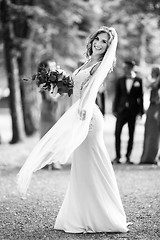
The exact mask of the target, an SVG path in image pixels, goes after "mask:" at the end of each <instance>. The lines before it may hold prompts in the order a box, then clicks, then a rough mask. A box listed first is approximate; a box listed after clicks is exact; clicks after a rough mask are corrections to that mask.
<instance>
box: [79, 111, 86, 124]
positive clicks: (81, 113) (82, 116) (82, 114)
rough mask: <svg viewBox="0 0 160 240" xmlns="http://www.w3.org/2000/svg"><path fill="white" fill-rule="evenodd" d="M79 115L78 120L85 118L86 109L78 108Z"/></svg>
mask: <svg viewBox="0 0 160 240" xmlns="http://www.w3.org/2000/svg"><path fill="white" fill-rule="evenodd" d="M78 113H79V116H80V120H82V121H84V120H85V119H86V113H87V112H86V110H84V109H82V110H78Z"/></svg>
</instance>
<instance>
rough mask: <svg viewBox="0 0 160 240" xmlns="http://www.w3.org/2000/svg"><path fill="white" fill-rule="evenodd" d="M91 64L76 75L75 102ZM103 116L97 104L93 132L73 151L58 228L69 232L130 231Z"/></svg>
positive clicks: (91, 127) (91, 125) (92, 124)
mask: <svg viewBox="0 0 160 240" xmlns="http://www.w3.org/2000/svg"><path fill="white" fill-rule="evenodd" d="M91 68H92V67H89V68H87V69H84V70H80V71H79V72H77V71H76V72H75V73H74V74H73V79H74V83H75V86H74V92H73V98H74V101H76V100H78V99H79V98H80V94H81V86H82V84H83V82H85V81H86V79H88V77H89V76H90V70H91ZM103 125H104V120H103V116H102V114H101V112H100V110H99V108H98V106H97V105H96V104H95V105H94V110H93V115H92V118H91V122H90V125H89V132H88V135H87V137H86V138H85V140H84V141H83V142H82V143H81V145H80V146H79V147H78V148H77V149H76V150H75V151H74V153H73V162H72V166H71V175H70V182H69V186H68V189H67V192H66V195H65V199H64V201H63V204H62V207H61V209H60V211H59V214H58V216H57V219H56V223H55V229H59V230H64V231H65V232H71V233H80V232H126V231H127V225H126V216H125V213H124V210H123V206H122V202H121V199H120V195H119V191H118V187H117V183H116V179H115V175H114V172H113V168H112V164H111V161H110V158H109V155H108V153H107V150H106V147H105V144H104V140H103Z"/></svg>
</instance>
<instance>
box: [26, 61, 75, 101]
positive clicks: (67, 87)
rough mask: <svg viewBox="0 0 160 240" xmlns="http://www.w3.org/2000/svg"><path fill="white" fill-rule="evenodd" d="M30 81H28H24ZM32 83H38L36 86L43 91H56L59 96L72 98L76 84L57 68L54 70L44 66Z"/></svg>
mask: <svg viewBox="0 0 160 240" xmlns="http://www.w3.org/2000/svg"><path fill="white" fill-rule="evenodd" d="M24 80H26V81H28V79H24ZM31 80H32V81H36V85H37V86H38V87H40V89H41V91H43V90H44V91H49V92H51V93H54V90H56V91H57V93H59V94H63V93H67V94H68V96H69V97H70V96H71V95H72V93H73V86H74V82H73V79H72V77H71V76H69V75H68V76H67V74H66V73H65V72H64V71H63V70H62V69H60V68H58V67H57V66H56V68H55V69H54V70H51V69H50V68H49V67H46V66H45V65H42V66H41V67H40V68H39V69H38V72H37V73H35V74H33V76H32V77H31Z"/></svg>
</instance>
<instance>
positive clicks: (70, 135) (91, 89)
mask: <svg viewBox="0 0 160 240" xmlns="http://www.w3.org/2000/svg"><path fill="white" fill-rule="evenodd" d="M110 29H111V31H114V39H113V40H112V42H111V45H110V46H109V48H108V50H107V52H106V53H105V56H104V58H103V60H102V62H101V64H100V66H99V67H98V69H97V71H96V72H95V73H94V74H93V75H92V76H91V77H90V82H89V84H88V86H87V88H86V89H85V91H84V93H83V95H82V98H81V99H80V100H78V101H77V102H75V103H74V104H73V105H72V106H71V107H70V108H69V109H68V111H66V113H65V114H64V115H63V116H62V117H61V118H60V119H59V120H58V122H57V123H56V124H55V125H54V126H53V127H52V128H51V129H50V130H49V131H48V132H47V133H46V134H45V136H44V137H43V138H42V139H41V140H40V141H39V142H38V143H37V145H36V146H35V147H34V149H33V150H32V152H31V153H30V155H29V157H28V158H27V160H26V162H25V163H24V165H23V167H22V168H21V170H20V172H19V173H18V177H17V183H18V190H19V192H20V193H22V194H25V193H26V191H27V188H28V186H29V183H30V180H31V177H32V174H33V172H35V171H37V170H38V169H41V168H43V167H44V166H45V165H47V164H51V163H52V162H57V161H58V162H60V163H61V164H64V163H66V162H67V160H68V159H69V157H70V155H71V154H72V153H73V151H74V150H75V149H76V148H77V147H78V146H79V145H80V144H81V143H82V142H83V141H84V139H85V138H86V136H87V134H88V130H89V124H90V120H91V117H92V113H93V107H94V104H95V99H96V96H97V92H98V89H99V87H100V86H101V84H102V82H103V81H104V79H105V78H106V76H107V74H108V73H109V71H110V69H111V68H112V66H113V62H114V60H115V54H116V48H117V41H118V37H117V34H116V32H115V30H114V29H113V28H110ZM81 110H86V119H85V120H81V119H80V116H79V111H81Z"/></svg>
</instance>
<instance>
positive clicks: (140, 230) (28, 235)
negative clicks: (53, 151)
mask: <svg viewBox="0 0 160 240" xmlns="http://www.w3.org/2000/svg"><path fill="white" fill-rule="evenodd" d="M106 128H107V127H106ZM109 129H110V128H108V129H106V131H108V130H109ZM140 133H141V132H140ZM112 137H113V134H111V131H110V132H109V131H108V132H107V134H105V141H106V145H107V148H108V149H109V153H110V155H111V156H112V157H113V155H114V151H113V138H112ZM37 139H38V136H34V137H32V138H28V139H26V141H25V143H20V144H16V145H8V144H4V145H1V146H0V152H1V155H0V239H1V240H10V239H11V240H18V239H19V240H22V239H27V240H28V239H36V240H37V239H46V240H52V239H53V240H58V239H60V240H61V239H62V240H67V239H69V240H71V239H74V240H76V239H83V240H88V239H99V240H111V239H113V240H117V239H118V240H122V239H123V240H126V239H127V240H135V239H140V240H156V239H157V240H158V239H160V228H159V226H160V191H159V189H160V172H159V167H157V166H154V165H126V164H121V165H115V166H114V170H115V174H116V178H117V182H118V186H119V190H120V195H121V198H122V202H123V205H124V208H125V212H126V215H127V221H128V222H132V225H130V226H129V232H127V233H110V234H109V233H96V234H69V233H64V232H62V231H56V230H54V222H55V219H56V216H57V213H58V210H59V208H60V206H61V204H62V201H63V198H64V194H65V191H66V188H67V184H68V181H69V173H70V165H65V166H64V167H63V169H62V170H61V171H47V170H40V171H38V172H37V173H36V174H34V175H33V178H32V181H31V185H30V188H29V191H28V195H27V198H26V199H22V198H20V196H19V195H18V192H17V189H16V175H17V173H18V171H19V169H20V167H21V165H22V164H23V162H24V160H25V158H26V156H27V155H28V153H29V152H30V150H31V148H32V147H33V146H34V144H35V143H36V141H37ZM141 145H142V142H140V138H139V137H138V136H136V142H135V150H134V153H133V159H132V160H133V161H134V160H135V162H138V159H139V157H140V147H141Z"/></svg>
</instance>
